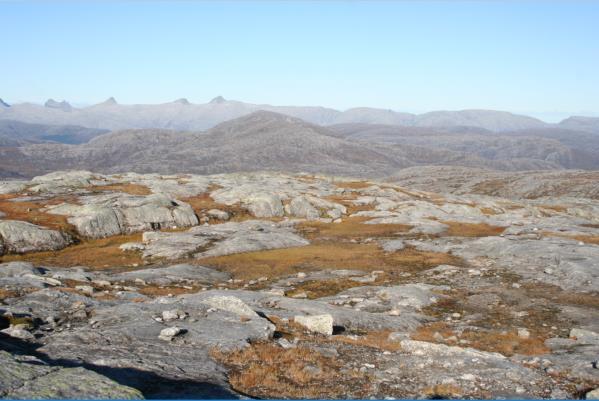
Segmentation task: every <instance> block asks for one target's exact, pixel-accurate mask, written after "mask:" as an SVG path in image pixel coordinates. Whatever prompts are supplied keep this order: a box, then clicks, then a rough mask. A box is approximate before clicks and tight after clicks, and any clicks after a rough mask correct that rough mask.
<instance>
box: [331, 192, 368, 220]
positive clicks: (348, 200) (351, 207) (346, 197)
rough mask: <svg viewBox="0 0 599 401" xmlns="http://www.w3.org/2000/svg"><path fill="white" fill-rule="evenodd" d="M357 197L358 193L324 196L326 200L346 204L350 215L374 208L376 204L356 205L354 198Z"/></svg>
mask: <svg viewBox="0 0 599 401" xmlns="http://www.w3.org/2000/svg"><path fill="white" fill-rule="evenodd" d="M357 198H358V196H357V194H356V193H351V194H343V195H329V196H325V197H324V199H325V200H328V201H330V202H335V203H339V204H340V205H343V206H345V208H346V209H347V214H348V215H352V214H354V213H358V212H368V211H372V210H374V205H356V204H355V203H353V202H352V200H355V199H357Z"/></svg>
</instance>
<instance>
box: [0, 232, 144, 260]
mask: <svg viewBox="0 0 599 401" xmlns="http://www.w3.org/2000/svg"><path fill="white" fill-rule="evenodd" d="M141 236H142V234H141V233H136V234H131V235H117V236H113V237H108V238H101V239H90V240H85V241H83V242H81V243H79V244H76V245H73V246H70V247H67V248H64V249H61V250H59V251H47V252H32V253H28V254H25V255H4V256H2V257H0V261H2V262H11V261H27V262H32V263H34V264H35V265H42V266H60V267H73V266H88V267H91V268H95V269H104V268H111V267H121V266H122V267H125V266H132V265H134V264H137V265H140V266H141V265H142V264H143V263H144V262H143V260H142V258H141V255H140V254H139V253H138V252H123V251H122V250H120V249H119V246H120V245H122V244H124V243H126V242H141Z"/></svg>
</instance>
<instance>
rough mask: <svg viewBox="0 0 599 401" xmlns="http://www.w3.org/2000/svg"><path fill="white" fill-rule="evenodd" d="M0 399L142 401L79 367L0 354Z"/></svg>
mask: <svg viewBox="0 0 599 401" xmlns="http://www.w3.org/2000/svg"><path fill="white" fill-rule="evenodd" d="M0 364H1V365H2V371H1V373H0V397H2V398H9V399H141V398H143V395H142V394H141V393H140V392H139V391H138V390H136V389H134V388H131V387H127V386H123V385H121V384H118V383H117V382H115V381H113V380H110V379H108V378H107V377H105V376H102V375H100V374H98V373H95V372H92V371H91V370H88V369H84V368H82V367H72V368H65V367H62V366H51V365H48V364H46V363H44V362H43V361H41V360H39V359H37V358H35V357H33V356H27V355H19V356H14V355H11V354H9V353H8V352H5V351H0Z"/></svg>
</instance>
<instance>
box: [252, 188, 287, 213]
mask: <svg viewBox="0 0 599 401" xmlns="http://www.w3.org/2000/svg"><path fill="white" fill-rule="evenodd" d="M243 203H244V205H245V206H246V207H247V209H248V210H249V211H250V213H252V214H253V215H254V216H256V217H280V216H283V215H284V214H285V211H284V210H283V204H282V203H281V198H280V197H279V196H278V195H276V194H272V193H257V194H252V195H251V196H248V197H247V198H245V199H244V201H243Z"/></svg>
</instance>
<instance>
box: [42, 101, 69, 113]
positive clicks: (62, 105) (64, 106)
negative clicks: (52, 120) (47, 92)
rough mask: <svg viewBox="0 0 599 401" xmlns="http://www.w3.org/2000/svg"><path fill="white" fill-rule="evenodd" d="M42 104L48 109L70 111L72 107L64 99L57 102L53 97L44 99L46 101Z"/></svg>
mask: <svg viewBox="0 0 599 401" xmlns="http://www.w3.org/2000/svg"><path fill="white" fill-rule="evenodd" d="M44 106H45V107H47V108H49V109H60V110H63V111H71V110H72V109H73V107H72V106H71V105H70V104H69V102H67V101H66V100H63V101H62V102H58V101H56V100H54V99H48V100H46V103H44Z"/></svg>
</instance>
